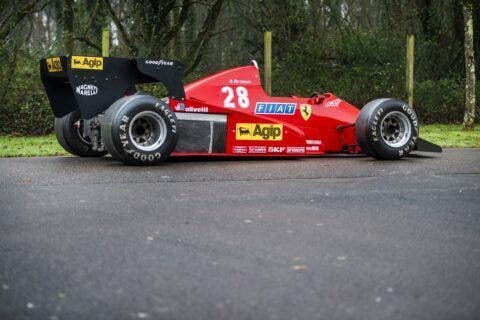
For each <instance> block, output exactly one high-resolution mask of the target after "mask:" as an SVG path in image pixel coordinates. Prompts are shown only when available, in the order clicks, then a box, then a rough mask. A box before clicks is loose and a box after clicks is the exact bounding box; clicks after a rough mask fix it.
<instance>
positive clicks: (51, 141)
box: [0, 134, 69, 158]
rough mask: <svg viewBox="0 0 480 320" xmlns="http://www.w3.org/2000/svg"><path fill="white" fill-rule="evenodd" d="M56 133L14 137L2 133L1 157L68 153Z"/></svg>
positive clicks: (0, 139)
mask: <svg viewBox="0 0 480 320" xmlns="http://www.w3.org/2000/svg"><path fill="white" fill-rule="evenodd" d="M68 154H69V153H68V152H66V151H65V150H64V149H63V148H62V147H61V146H60V144H58V141H57V138H56V137H55V135H54V134H49V135H46V136H29V137H12V136H5V135H0V157H2V158H5V157H40V156H64V155H68Z"/></svg>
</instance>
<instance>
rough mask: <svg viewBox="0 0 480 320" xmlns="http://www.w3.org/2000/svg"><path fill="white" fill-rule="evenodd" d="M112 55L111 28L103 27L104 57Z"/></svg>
mask: <svg viewBox="0 0 480 320" xmlns="http://www.w3.org/2000/svg"><path fill="white" fill-rule="evenodd" d="M109 56H110V30H109V29H108V28H103V29H102V57H109Z"/></svg>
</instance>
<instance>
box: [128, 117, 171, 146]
mask: <svg viewBox="0 0 480 320" xmlns="http://www.w3.org/2000/svg"><path fill="white" fill-rule="evenodd" d="M129 134H130V137H131V138H132V143H133V145H134V146H135V147H136V148H137V149H140V150H142V151H152V150H156V149H157V148H158V147H160V146H161V145H162V144H163V142H164V141H165V139H166V138H167V124H166V123H165V120H163V118H162V117H161V116H160V115H159V114H158V113H156V112H153V111H143V112H140V113H139V114H137V115H136V116H135V117H133V119H132V121H131V122H130V127H129Z"/></svg>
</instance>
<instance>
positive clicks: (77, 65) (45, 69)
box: [40, 56, 185, 119]
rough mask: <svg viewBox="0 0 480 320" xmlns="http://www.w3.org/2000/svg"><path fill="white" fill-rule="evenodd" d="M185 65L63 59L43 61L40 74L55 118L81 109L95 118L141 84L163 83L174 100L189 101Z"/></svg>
mask: <svg viewBox="0 0 480 320" xmlns="http://www.w3.org/2000/svg"><path fill="white" fill-rule="evenodd" d="M183 69H184V67H183V65H182V64H181V63H180V62H177V61H172V60H155V59H143V58H137V59H129V58H106V57H89V56H61V57H53V58H47V59H42V60H40V75H41V78H42V83H43V86H44V88H45V91H46V93H47V96H48V100H49V101H50V105H51V107H52V110H53V114H54V115H55V117H57V118H60V117H63V116H65V115H67V114H69V113H70V112H72V111H75V110H77V109H79V110H80V113H81V115H82V118H84V119H91V118H93V117H95V116H96V115H98V114H100V113H102V112H103V111H105V110H106V109H107V108H108V107H109V106H110V105H111V104H112V103H113V102H115V101H116V100H118V99H120V98H121V97H123V96H125V95H131V94H133V93H135V92H136V88H135V85H136V84H140V83H152V82H161V83H163V84H164V85H165V87H166V88H167V90H168V96H169V97H170V98H172V99H177V100H181V99H185V91H184V89H183V83H182V76H183Z"/></svg>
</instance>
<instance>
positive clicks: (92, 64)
mask: <svg viewBox="0 0 480 320" xmlns="http://www.w3.org/2000/svg"><path fill="white" fill-rule="evenodd" d="M71 65H72V69H86V70H103V58H102V57H84V56H72V63H71Z"/></svg>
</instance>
